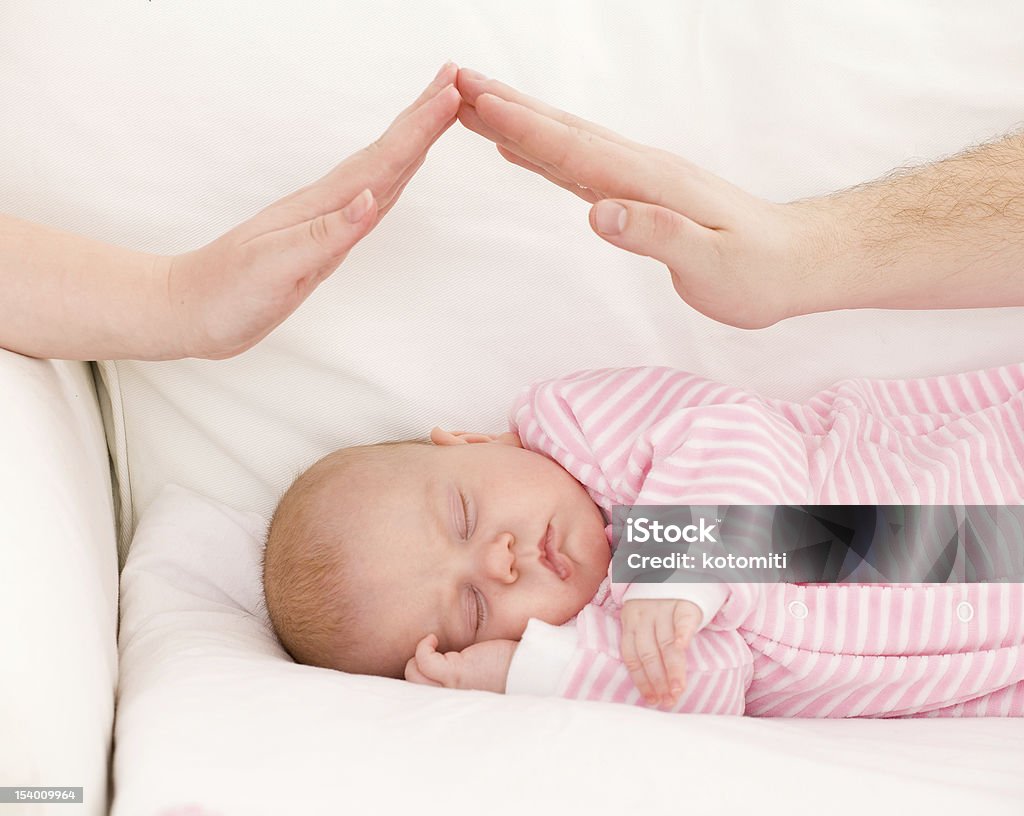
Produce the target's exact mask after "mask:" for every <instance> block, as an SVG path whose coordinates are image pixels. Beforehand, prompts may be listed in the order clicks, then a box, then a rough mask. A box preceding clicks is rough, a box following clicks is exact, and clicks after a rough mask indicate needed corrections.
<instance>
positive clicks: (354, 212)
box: [341, 188, 373, 224]
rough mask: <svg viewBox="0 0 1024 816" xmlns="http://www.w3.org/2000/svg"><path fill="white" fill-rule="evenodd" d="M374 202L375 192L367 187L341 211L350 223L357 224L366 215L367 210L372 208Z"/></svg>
mask: <svg viewBox="0 0 1024 816" xmlns="http://www.w3.org/2000/svg"><path fill="white" fill-rule="evenodd" d="M372 202H373V193H371V192H370V190H369V188H367V189H366V190H363V191H362V192H361V193H360V194H359V195H357V196H356V197H355V198H353V199H352V201H351V202H349V205H348V206H347V207H345V209H343V210H342V211H341V214H342V215H344V216H345V220H346V221H348V222H349V223H350V224H357V223H359V221H360V220H361V219H362V217H363V216H364V215H366V211H367V210H368V209H370V204H371V203H372Z"/></svg>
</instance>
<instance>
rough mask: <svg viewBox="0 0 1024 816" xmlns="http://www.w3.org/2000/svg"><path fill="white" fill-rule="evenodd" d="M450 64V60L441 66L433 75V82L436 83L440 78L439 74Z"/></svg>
mask: <svg viewBox="0 0 1024 816" xmlns="http://www.w3.org/2000/svg"><path fill="white" fill-rule="evenodd" d="M451 64H452V61H451V60H448V62H446V63H445V64H444V65H442V66H441V70H440V71H438V72H437V74H435V75H434V82H437V81H438V80H439V79H440V78H441V74H443V73H444V72H445V71H447V70H448V66H449V65H451Z"/></svg>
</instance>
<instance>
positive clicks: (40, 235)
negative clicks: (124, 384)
mask: <svg viewBox="0 0 1024 816" xmlns="http://www.w3.org/2000/svg"><path fill="white" fill-rule="evenodd" d="M166 263H167V259H166V258H164V257H163V256H159V255H150V254H147V253H143V252H134V251H131V250H127V249H123V248H121V247H116V246H111V245H109V244H104V243H101V242H99V241H92V240H89V239H87V238H83V237H81V236H79V235H74V234H71V233H67V232H61V231H59V230H55V229H50V228H48V227H43V226H40V225H38V224H33V223H30V222H28V221H23V220H21V219H18V218H13V217H11V216H7V215H0V347H2V348H7V349H10V350H11V351H16V352H19V353H20V354H24V355H27V356H30V357H50V358H61V359H67V360H111V359H124V358H131V359H139V360H168V359H174V358H176V357H180V356H182V355H181V353H180V351H179V349H178V348H177V339H176V336H175V334H176V331H175V327H174V325H173V323H172V321H171V319H170V314H169V310H168V309H167V308H165V307H163V306H161V304H162V303H164V304H165V303H166V297H167V294H166V290H167V284H166Z"/></svg>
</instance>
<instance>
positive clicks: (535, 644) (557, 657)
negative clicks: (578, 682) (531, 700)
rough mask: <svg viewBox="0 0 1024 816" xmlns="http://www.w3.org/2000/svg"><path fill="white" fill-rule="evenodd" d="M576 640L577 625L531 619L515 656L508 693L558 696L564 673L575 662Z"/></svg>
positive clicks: (507, 681) (509, 668)
mask: <svg viewBox="0 0 1024 816" xmlns="http://www.w3.org/2000/svg"><path fill="white" fill-rule="evenodd" d="M576 643H577V639H576V627H575V625H573V624H570V623H567V624H565V625H563V626H552V625H551V624H550V623H544V621H542V620H537V619H536V618H530V620H529V622H528V623H527V624H526V631H525V632H523V638H522V640H520V641H519V645H518V646H517V647H516V651H515V654H514V655H512V663H511V665H510V666H509V667H508V678H507V679H506V681H505V693H506V694H536V695H539V696H542V697H555V696H558V694H559V691H560V688H561V686H560V683H561V679H562V674H563V673H564V672H565V670H566V668H567V667H568V666H569V663H571V662H572V658H573V655H574V654H575V653H576Z"/></svg>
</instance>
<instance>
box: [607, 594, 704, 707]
mask: <svg viewBox="0 0 1024 816" xmlns="http://www.w3.org/2000/svg"><path fill="white" fill-rule="evenodd" d="M703 617H704V613H703V612H701V610H700V607H699V606H697V605H696V604H694V603H691V602H690V601H679V600H673V599H669V598H661V599H642V600H632V601H626V603H625V604H623V606H622V646H621V650H622V661H623V663H624V664H625V666H626V668H627V669H628V670H629V674H630V677H632V678H633V683H634V684H635V685H636V687H637V688H638V689H639V690H640V693H641V694H643V695H644V698H645V699H646V700H647V702H648V703H650V704H651V705H657V704H659V703H661V704H663V705H671V704H673V703H675V701H676V700H677V699H678V698H679V695H680V694H682V693H683V690H684V689H685V688H686V648H687V647H688V646H689V645H690V638H692V637H693V633H694V632H695V631H696V630H697V627H698V626H700V622H701V618H703Z"/></svg>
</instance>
